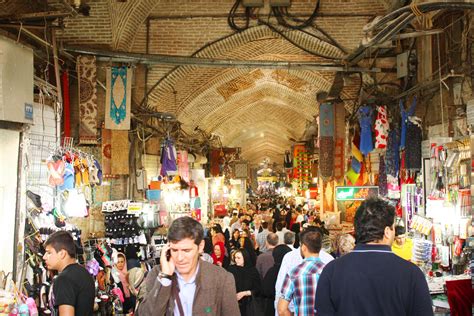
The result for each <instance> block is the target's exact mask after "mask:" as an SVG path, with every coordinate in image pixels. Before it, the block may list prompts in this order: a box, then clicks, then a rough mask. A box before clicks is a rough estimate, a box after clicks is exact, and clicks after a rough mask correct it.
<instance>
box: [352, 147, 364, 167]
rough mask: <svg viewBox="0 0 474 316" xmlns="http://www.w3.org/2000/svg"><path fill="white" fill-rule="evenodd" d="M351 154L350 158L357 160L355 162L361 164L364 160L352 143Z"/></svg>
mask: <svg viewBox="0 0 474 316" xmlns="http://www.w3.org/2000/svg"><path fill="white" fill-rule="evenodd" d="M351 153H352V156H353V157H354V158H355V159H357V161H360V162H362V160H364V157H363V156H362V153H361V151H360V150H359V148H357V146H356V145H355V144H354V143H352V147H351Z"/></svg>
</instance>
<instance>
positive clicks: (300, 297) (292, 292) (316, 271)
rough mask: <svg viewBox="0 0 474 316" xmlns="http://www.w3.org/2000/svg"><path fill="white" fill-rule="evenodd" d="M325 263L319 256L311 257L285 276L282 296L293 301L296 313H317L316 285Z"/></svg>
mask: <svg viewBox="0 0 474 316" xmlns="http://www.w3.org/2000/svg"><path fill="white" fill-rule="evenodd" d="M323 268H324V263H323V262H322V261H321V259H319V258H317V257H309V258H306V259H304V260H303V262H302V263H300V264H299V265H297V266H296V267H295V268H293V269H292V270H290V272H288V274H287V275H286V277H285V281H284V282H283V287H282V289H281V295H280V297H281V298H283V299H284V300H286V301H288V302H293V303H294V306H295V313H294V314H295V315H315V314H316V310H315V308H314V303H315V294H316V285H317V283H318V280H319V276H320V275H321V272H322V271H323Z"/></svg>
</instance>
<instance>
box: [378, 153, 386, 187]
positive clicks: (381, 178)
mask: <svg viewBox="0 0 474 316" xmlns="http://www.w3.org/2000/svg"><path fill="white" fill-rule="evenodd" d="M387 193H388V192H387V173H386V170H385V157H384V156H380V161H379V195H380V196H387Z"/></svg>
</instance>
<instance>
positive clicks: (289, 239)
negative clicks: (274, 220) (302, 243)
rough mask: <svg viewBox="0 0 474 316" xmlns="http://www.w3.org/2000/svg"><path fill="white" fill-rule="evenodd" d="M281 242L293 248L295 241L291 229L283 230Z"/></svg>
mask: <svg viewBox="0 0 474 316" xmlns="http://www.w3.org/2000/svg"><path fill="white" fill-rule="evenodd" d="M283 242H284V243H285V245H287V246H288V247H290V248H291V250H294V249H295V247H293V245H294V243H295V233H294V232H291V231H288V232H285V234H284V235H283Z"/></svg>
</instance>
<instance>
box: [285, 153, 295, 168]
mask: <svg viewBox="0 0 474 316" xmlns="http://www.w3.org/2000/svg"><path fill="white" fill-rule="evenodd" d="M283 166H284V167H285V169H292V168H293V160H292V159H291V153H290V151H289V150H285V158H284V160H283Z"/></svg>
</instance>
